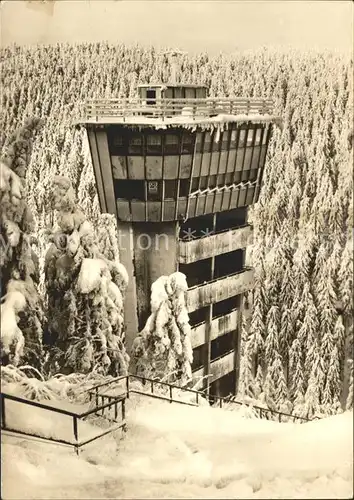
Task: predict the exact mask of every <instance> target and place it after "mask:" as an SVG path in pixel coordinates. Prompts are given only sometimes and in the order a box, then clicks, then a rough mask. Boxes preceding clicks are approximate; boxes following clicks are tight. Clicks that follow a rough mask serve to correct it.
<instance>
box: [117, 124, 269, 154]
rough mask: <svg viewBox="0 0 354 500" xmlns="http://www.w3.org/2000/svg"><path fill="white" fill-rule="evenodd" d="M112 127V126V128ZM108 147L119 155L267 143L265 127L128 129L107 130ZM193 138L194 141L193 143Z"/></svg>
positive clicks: (201, 150)
mask: <svg viewBox="0 0 354 500" xmlns="http://www.w3.org/2000/svg"><path fill="white" fill-rule="evenodd" d="M113 130H114V129H113ZM108 135H109V143H110V151H111V154H113V155H118V156H125V155H131V156H135V155H137V156H143V155H147V156H148V155H158V156H160V155H162V154H165V155H177V154H192V153H193V152H194V149H195V151H196V152H197V153H200V152H214V151H227V150H229V149H237V148H244V147H253V146H260V145H264V144H266V141H267V131H266V130H265V128H264V127H261V128H260V127H258V128H249V129H236V130H226V131H224V132H221V133H220V134H217V132H216V131H214V132H208V131H205V132H202V133H197V134H193V133H191V132H186V131H183V132H179V133H178V132H177V131H174V132H161V131H160V132H159V131H157V132H155V133H149V134H144V133H143V132H130V133H125V134H115V133H111V132H109V134H108ZM195 141H196V144H195Z"/></svg>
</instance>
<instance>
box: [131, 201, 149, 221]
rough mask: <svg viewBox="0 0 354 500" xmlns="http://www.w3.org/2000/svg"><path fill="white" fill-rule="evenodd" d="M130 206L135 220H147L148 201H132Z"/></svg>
mask: <svg viewBox="0 0 354 500" xmlns="http://www.w3.org/2000/svg"><path fill="white" fill-rule="evenodd" d="M130 207H131V214H132V220H133V221H136V222H141V221H144V220H146V211H145V207H146V203H145V202H144V201H131V202H130Z"/></svg>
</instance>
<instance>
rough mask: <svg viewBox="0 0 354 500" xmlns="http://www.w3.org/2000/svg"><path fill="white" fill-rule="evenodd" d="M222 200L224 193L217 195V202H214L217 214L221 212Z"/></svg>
mask: <svg viewBox="0 0 354 500" xmlns="http://www.w3.org/2000/svg"><path fill="white" fill-rule="evenodd" d="M222 199H223V193H215V200H214V211H215V212H220V211H221V204H222Z"/></svg>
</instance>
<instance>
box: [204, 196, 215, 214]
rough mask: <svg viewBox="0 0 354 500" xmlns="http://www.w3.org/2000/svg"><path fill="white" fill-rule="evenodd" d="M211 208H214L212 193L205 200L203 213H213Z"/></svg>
mask: <svg viewBox="0 0 354 500" xmlns="http://www.w3.org/2000/svg"><path fill="white" fill-rule="evenodd" d="M213 206H214V193H210V194H207V195H206V200H205V208H204V213H205V214H211V213H212V212H213Z"/></svg>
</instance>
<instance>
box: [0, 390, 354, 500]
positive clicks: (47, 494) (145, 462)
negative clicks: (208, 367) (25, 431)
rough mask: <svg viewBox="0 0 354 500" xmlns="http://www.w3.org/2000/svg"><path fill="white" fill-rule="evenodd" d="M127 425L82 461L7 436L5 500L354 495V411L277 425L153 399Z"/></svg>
mask: <svg viewBox="0 0 354 500" xmlns="http://www.w3.org/2000/svg"><path fill="white" fill-rule="evenodd" d="M128 417H129V419H128V426H129V427H128V432H127V434H126V435H125V437H124V438H123V440H121V441H115V440H114V439H113V438H112V436H110V437H108V438H105V439H104V440H103V441H100V442H99V443H97V442H96V444H95V445H91V446H90V447H89V448H88V449H87V450H85V451H84V452H83V454H82V457H81V458H80V459H78V458H77V457H76V456H75V455H74V454H73V453H72V452H70V451H68V450H67V449H66V448H62V447H55V446H53V445H44V444H39V443H30V442H29V441H26V442H23V444H22V446H18V442H16V441H15V440H14V439H13V438H4V439H5V440H4V439H3V445H4V446H3V457H4V458H3V460H4V462H3V467H4V468H3V477H4V478H5V479H4V489H3V498H4V499H5V500H7V499H10V498H351V497H352V493H353V475H352V465H353V464H352V460H353V445H352V442H353V425H352V424H353V422H352V421H353V413H352V412H347V413H345V414H343V415H339V416H336V417H331V418H328V419H325V420H322V421H316V422H312V423H309V424H303V425H299V424H278V423H275V422H268V421H263V420H245V419H244V418H242V417H240V416H239V415H238V414H237V413H235V412H230V411H226V410H219V409H212V408H208V407H200V408H194V407H188V406H183V405H177V404H173V405H170V404H168V403H165V402H159V401H154V400H149V399H144V400H143V401H140V403H139V405H138V406H136V407H135V408H133V407H132V408H130V410H129V413H128ZM15 443H16V444H15ZM10 461H11V465H10ZM10 468H11V470H10Z"/></svg>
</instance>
